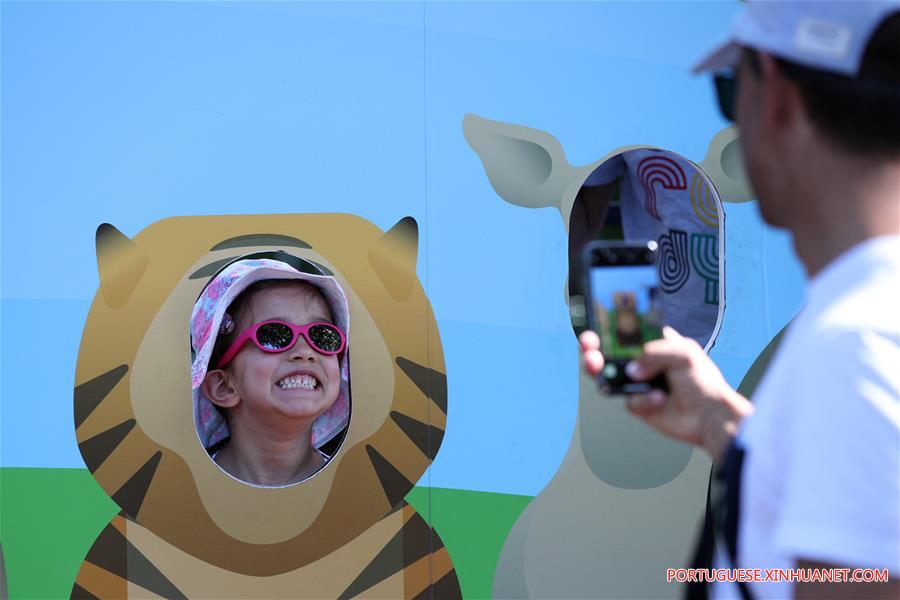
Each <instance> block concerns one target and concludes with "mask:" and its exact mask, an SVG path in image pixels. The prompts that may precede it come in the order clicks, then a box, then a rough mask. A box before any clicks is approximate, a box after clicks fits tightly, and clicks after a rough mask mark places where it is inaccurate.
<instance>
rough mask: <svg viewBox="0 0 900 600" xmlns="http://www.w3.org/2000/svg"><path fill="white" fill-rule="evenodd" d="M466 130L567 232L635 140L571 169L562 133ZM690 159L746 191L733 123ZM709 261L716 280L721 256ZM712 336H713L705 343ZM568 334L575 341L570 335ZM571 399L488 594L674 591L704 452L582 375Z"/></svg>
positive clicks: (492, 169)
mask: <svg viewBox="0 0 900 600" xmlns="http://www.w3.org/2000/svg"><path fill="white" fill-rule="evenodd" d="M463 131H464V134H465V137H466V140H467V141H468V143H469V145H470V146H471V147H472V148H473V149H474V150H475V152H476V153H477V154H478V155H479V157H480V158H481V160H482V163H483V165H484V169H485V172H486V174H487V176H488V179H489V180H490V183H491V185H492V186H493V188H494V190H495V191H496V192H497V194H498V195H499V196H500V197H501V198H502V199H504V200H505V201H507V202H509V203H511V204H515V205H518V206H522V207H526V208H541V207H548V206H549V207H553V208H556V209H558V210H559V213H560V216H561V217H562V223H563V227H565V228H566V231H569V226H570V215H571V213H572V208H573V205H574V203H575V199H576V195H577V194H578V192H579V189H580V188H581V187H582V184H583V183H584V182H585V179H586V178H587V177H588V176H589V175H590V174H591V173H592V172H593V171H594V170H595V169H596V168H597V167H598V166H599V165H601V164H603V163H605V162H606V160H607V159H608V158H610V157H613V156H616V155H619V154H620V153H622V152H625V151H630V150H636V149H638V148H639V147H638V146H631V147H627V148H619V149H616V150H613V151H611V152H609V153H608V154H607V155H606V156H605V157H604V158H602V159H600V160H598V161H596V162H594V163H591V164H589V165H585V166H582V167H575V166H572V165H570V164H569V163H568V161H567V160H566V157H565V154H564V152H563V149H562V147H561V145H560V144H559V142H558V141H557V140H556V139H555V138H554V137H553V136H551V135H549V134H548V133H545V132H543V131H539V130H536V129H531V128H527V127H523V126H518V125H511V124H507V123H501V122H497V121H489V120H487V119H483V118H481V117H478V116H475V115H467V116H466V117H465V119H464V121H463ZM697 166H698V168H699V169H700V170H701V171H702V172H703V173H704V174H705V175H706V177H707V178H708V180H709V181H710V182H711V184H712V185H713V186H714V188H715V191H716V192H717V193H718V197H719V198H721V199H722V200H723V201H725V202H745V201H748V200H751V199H752V198H753V196H752V195H751V191H750V189H749V186H748V183H747V180H746V178H745V176H744V173H743V169H742V165H741V156H740V150H739V144H738V143H737V139H736V133H735V130H734V129H733V128H727V129H724V130H722V131H720V132H719V133H718V134H717V135H716V136H715V137H714V138H713V139H712V141H711V142H710V144H709V148H708V151H707V155H706V158H705V159H704V160H703V161H702V162H701V163H700V164H699V165H697ZM716 212H718V213H719V214H720V213H721V207H719V208H718V211H708V212H707V214H706V215H705V217H706V218H707V219H710V223H713V224H717V225H718V228H719V236H722V235H723V234H724V223H723V219H720V218H718V214H716ZM700 216H701V217H703V215H702V214H701V215H700ZM714 267H715V268H717V269H718V279H719V281H720V282H724V272H722V266H721V262H720V263H719V264H718V265H714ZM722 285H723V283H722ZM567 292H568V288H567V291H566V293H564V299H563V301H564V302H565V303H566V304H568V293H567ZM720 320H721V312H720ZM717 330H718V325H717V327H716V331H717ZM778 339H780V335H779V337H778V338H776V340H774V341H773V342H772V343H771V344H770V347H769V348H767V349H766V350H765V351H764V352H763V355H761V356H760V358H759V359H758V360H757V363H756V364H754V366H753V367H752V368H751V370H750V373H748V375H747V377H746V378H745V383H746V386H742V388H741V391H742V392H744V393H749V391H750V389H751V388H752V387H753V386H755V383H756V381H757V380H758V378H759V375H760V373H761V371H762V370H763V369H764V367H765V363H766V362H767V361H768V356H770V355H771V352H772V349H773V347H774V345H775V344H777V340H778ZM713 340H714V335H713V336H712V337H711V338H710V341H709V343H708V344H707V350H708V349H709V348H710V347H711V345H712V343H713ZM572 343H573V344H577V342H576V340H575V337H574V336H573V338H572ZM578 402H579V412H578V420H577V424H576V428H575V433H574V435H573V438H572V442H571V445H570V447H569V450H568V453H567V455H566V457H565V459H564V461H563V463H562V464H561V465H560V468H559V470H558V471H557V473H556V475H555V476H554V478H553V479H552V480H551V481H550V483H549V484H548V485H547V487H545V488H544V490H543V491H542V492H541V493H540V494H539V495H538V496H537V497H536V498H535V499H534V500H533V501H532V502H531V504H529V506H528V507H527V508H526V509H525V511H524V512H523V513H522V515H521V516H520V517H519V520H518V521H517V522H516V524H515V525H514V527H513V529H512V531H511V532H510V535H509V537H508V538H507V540H506V544H505V546H504V549H503V552H502V553H501V556H500V559H499V561H498V565H497V570H496V573H495V577H494V587H493V592H494V596H495V597H499V598H546V597H560V595H561V594H562V595H563V596H565V597H572V598H576V597H581V598H598V597H617V598H625V597H635V598H638V597H640V598H664V597H674V596H676V595H678V593H679V591H680V590H679V589H678V588H676V587H675V586H673V585H669V584H667V583H666V581H665V570H666V568H670V567H680V566H685V565H686V564H687V563H688V562H689V559H690V556H689V555H690V552H691V550H692V547H693V543H694V538H695V535H696V532H697V526H698V524H699V523H700V521H701V518H702V516H703V513H704V510H705V506H706V497H707V489H708V482H709V474H710V466H711V465H710V461H709V459H708V458H707V456H706V455H705V454H704V453H702V452H694V451H693V450H692V448H691V447H690V446H687V445H685V444H681V443H678V442H675V441H671V440H670V439H668V438H666V437H664V436H662V435H660V434H657V433H656V432H654V431H652V430H651V429H650V428H648V427H647V426H645V425H644V424H643V423H641V422H639V421H638V420H637V419H635V418H633V417H632V416H631V415H629V414H627V412H626V411H625V408H624V406H623V404H622V402H621V400H620V399H618V400H617V399H614V398H609V397H601V396H600V395H599V392H598V391H597V385H596V383H595V382H594V381H593V380H592V379H591V378H590V377H588V376H586V375H584V374H583V373H582V374H581V375H580V380H579V398H578Z"/></svg>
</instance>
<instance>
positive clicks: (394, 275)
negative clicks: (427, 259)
mask: <svg viewBox="0 0 900 600" xmlns="http://www.w3.org/2000/svg"><path fill="white" fill-rule="evenodd" d="M418 253H419V226H418V224H417V223H416V220H415V219H414V218H412V217H403V218H402V219H400V220H399V221H397V224H396V225H394V226H393V227H391V228H390V229H389V230H387V231H386V232H385V233H384V235H383V236H381V237H380V238H378V241H376V242H375V243H374V244H373V245H372V247H371V248H369V252H368V257H369V264H370V265H372V269H373V270H374V271H375V273H376V274H377V275H378V277H379V279H381V281H382V283H384V287H385V288H387V291H388V293H389V294H390V295H391V297H392V298H393V299H394V300H398V301H403V300H406V299H407V298H409V294H410V292H411V291H412V286H413V282H414V281H415V280H416V261H417V260H418Z"/></svg>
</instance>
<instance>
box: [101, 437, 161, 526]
mask: <svg viewBox="0 0 900 600" xmlns="http://www.w3.org/2000/svg"><path fill="white" fill-rule="evenodd" d="M160 459H162V452H157V453H156V454H154V455H153V456H152V457H150V460H148V461H147V462H145V463H144V464H143V466H141V468H140V469H138V470H137V471H136V472H135V473H134V475H132V476H131V479H129V480H128V481H126V482H125V484H124V485H123V486H122V487H120V488H119V490H118V491H117V492H116V493H115V494H113V496H112V499H113V501H114V502H115V503H116V504H118V505H119V506H121V507H122V510H123V511H125V513H126V514H127V515H128V516H130V517H132V518H135V519H136V518H137V515H138V512H140V510H141V504H143V503H144V498H145V497H146V496H147V490H148V489H149V488H150V483H151V482H152V481H153V475H154V474H156V469H157V467H159V461H160Z"/></svg>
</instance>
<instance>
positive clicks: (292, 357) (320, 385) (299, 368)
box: [225, 283, 341, 420]
mask: <svg viewBox="0 0 900 600" xmlns="http://www.w3.org/2000/svg"><path fill="white" fill-rule="evenodd" d="M241 313H242V314H240V315H239V316H238V322H237V323H236V331H238V332H240V331H243V330H244V329H246V328H247V327H249V326H250V325H253V324H255V323H260V322H262V321H267V320H269V319H278V320H281V321H286V322H288V323H294V324H297V325H305V324H307V323H313V322H316V321H327V322H332V323H333V322H334V321H333V320H332V315H331V311H330V310H329V308H328V304H327V303H326V302H325V299H324V298H323V297H322V294H321V293H320V292H319V291H318V289H316V288H315V287H313V286H310V285H305V284H300V283H298V284H297V285H288V286H285V287H276V288H265V289H262V290H259V291H257V292H255V293H254V294H253V296H251V297H250V298H249V299H248V302H247V304H246V305H245V309H244V310H242V311H241ZM225 368H226V370H228V371H230V372H231V374H232V375H233V384H234V386H235V389H236V390H237V392H238V395H239V396H240V403H239V404H240V405H242V406H237V407H235V408H237V409H238V410H237V411H233V412H232V418H234V417H235V416H237V415H239V414H249V415H253V417H254V418H258V419H261V420H265V419H267V418H270V417H291V418H315V417H317V416H319V415H320V414H322V413H323V412H325V411H326V410H328V408H329V407H330V406H331V405H332V404H333V403H334V401H335V400H336V399H337V396H338V393H339V392H340V387H341V376H340V366H339V363H338V357H337V356H326V355H324V354H319V353H318V352H316V351H315V350H314V349H313V348H312V347H311V346H310V345H309V343H308V342H307V341H306V338H304V337H303V336H302V335H298V336H297V339H296V340H295V341H294V345H293V346H292V347H291V348H290V349H288V350H285V351H284V352H278V353H269V352H263V351H262V350H260V349H259V348H257V347H256V346H255V345H254V344H246V345H245V346H244V347H243V348H242V349H241V351H240V352H238V354H237V355H236V356H235V357H234V359H233V360H232V361H231V363H229V365H228V366H227V367H225Z"/></svg>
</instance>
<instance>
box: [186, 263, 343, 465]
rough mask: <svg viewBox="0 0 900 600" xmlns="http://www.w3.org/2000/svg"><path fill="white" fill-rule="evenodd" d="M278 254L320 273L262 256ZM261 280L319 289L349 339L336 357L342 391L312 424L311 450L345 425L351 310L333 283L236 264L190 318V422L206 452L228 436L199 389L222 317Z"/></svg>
mask: <svg viewBox="0 0 900 600" xmlns="http://www.w3.org/2000/svg"><path fill="white" fill-rule="evenodd" d="M280 254H284V256H285V257H286V258H289V259H290V262H291V263H294V262H297V261H299V263H305V264H306V265H307V266H308V267H309V269H308V270H309V271H312V272H315V273H321V271H320V270H319V269H316V268H315V267H314V266H313V265H312V264H311V263H307V262H306V261H303V260H302V259H298V258H297V257H295V256H292V255H289V254H287V253H266V256H277V255H280ZM299 263H298V264H299ZM264 279H298V280H300V281H306V282H308V283H311V284H312V285H314V286H316V287H317V288H319V291H320V292H322V295H323V296H324V297H325V300H326V301H327V302H328V306H329V308H331V313H332V315H333V316H334V319H335V324H336V325H337V326H338V327H340V328H341V330H343V332H344V335H345V336H347V349H346V350H344V352H342V353H341V356H340V357H339V361H340V370H341V386H340V391H339V392H338V397H337V399H336V400H335V401H334V404H332V405H331V408H329V409H328V410H327V411H325V412H324V413H322V414H321V415H319V417H318V418H317V419H316V420H315V422H314V423H313V430H312V443H313V446H315V447H316V448H318V447H320V446H321V445H322V444H324V443H326V442H327V441H329V440H330V439H332V438H333V437H334V436H335V435H337V434H338V433H339V432H340V431H341V430H342V429H344V428H345V427H346V426H347V423H348V422H349V420H350V345H349V344H350V308H349V305H348V304H347V297H346V296H345V295H344V291H343V290H342V289H341V286H340V285H339V284H338V282H337V280H336V279H335V278H334V277H329V276H327V275H321V274H313V273H311V272H301V271H299V270H297V269H296V268H294V267H293V266H291V264H289V263H288V262H283V261H281V260H275V259H273V258H245V259H239V260H236V261H234V262H232V263H230V264H228V265H227V266H226V267H225V268H224V269H222V270H221V271H220V272H219V273H217V274H216V275H215V276H214V277H213V279H212V280H211V281H210V282H209V283H208V284H207V286H206V288H204V290H203V292H202V293H201V294H200V297H199V298H198V299H197V302H196V304H194V310H193V312H192V313H191V346H192V347H193V350H194V361H193V364H192V365H191V385H192V388H193V400H194V423H195V424H196V426H197V433H198V434H199V435H200V441H201V442H202V443H203V447H204V448H210V447H212V446H214V445H215V444H217V443H218V442H220V441H222V440H223V439H225V438H227V437H229V435H230V433H229V431H228V423H227V422H226V421H225V418H224V417H223V416H222V413H220V412H219V411H218V410H217V409H216V407H215V405H214V404H213V403H212V402H211V401H210V400H209V398H207V397H206V395H205V394H204V393H203V389H202V387H201V385H200V384H201V383H203V379H204V377H206V372H207V370H208V368H209V359H210V356H211V355H212V351H213V347H214V346H215V344H216V337H217V336H218V334H219V332H220V327H221V326H222V319H223V316H224V315H225V311H226V309H227V308H228V307H229V306H230V305H231V303H232V301H234V299H235V298H237V296H238V295H239V294H240V293H241V292H242V291H244V290H245V289H247V288H248V287H249V286H250V285H252V284H253V283H256V282H257V281H262V280H264ZM226 325H227V322H226Z"/></svg>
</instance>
